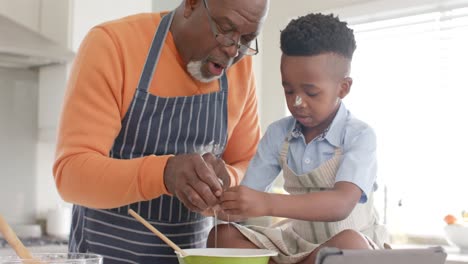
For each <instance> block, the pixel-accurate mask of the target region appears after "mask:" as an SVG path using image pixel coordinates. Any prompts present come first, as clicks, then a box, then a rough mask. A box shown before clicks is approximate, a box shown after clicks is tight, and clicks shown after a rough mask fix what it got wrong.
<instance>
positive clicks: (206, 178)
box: [195, 153, 222, 196]
mask: <svg viewBox="0 0 468 264" xmlns="http://www.w3.org/2000/svg"><path fill="white" fill-rule="evenodd" d="M214 162H216V157H215V156H214V155H213V154H211V153H206V154H204V155H203V157H202V161H201V162H200V163H197V164H195V165H196V166H195V170H196V172H197V175H198V177H199V178H200V179H201V180H202V181H203V182H205V183H206V184H208V186H209V187H210V188H211V190H212V192H213V193H217V192H218V196H219V195H220V192H221V191H222V186H221V184H220V182H219V181H218V179H217V178H218V176H217V175H216V171H215V166H214Z"/></svg>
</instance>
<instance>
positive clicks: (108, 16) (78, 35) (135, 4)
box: [72, 0, 152, 50]
mask: <svg viewBox="0 0 468 264" xmlns="http://www.w3.org/2000/svg"><path fill="white" fill-rule="evenodd" d="M72 3H73V7H72V8H73V9H72V10H73V26H72V32H73V37H72V48H73V50H77V49H78V47H79V45H80V43H81V41H82V40H83V38H84V36H85V35H86V33H87V32H88V31H89V29H90V28H92V27H93V26H95V25H97V24H100V23H102V22H105V21H109V20H113V19H117V18H120V17H124V16H128V15H132V14H136V13H143V12H151V7H152V3H151V0H138V1H135V0H98V1H96V0H74V1H73V2H72Z"/></svg>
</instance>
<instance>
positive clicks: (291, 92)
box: [284, 91, 294, 94]
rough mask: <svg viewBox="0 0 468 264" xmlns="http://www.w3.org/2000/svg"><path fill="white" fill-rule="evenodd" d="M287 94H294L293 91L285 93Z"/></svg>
mask: <svg viewBox="0 0 468 264" xmlns="http://www.w3.org/2000/svg"><path fill="white" fill-rule="evenodd" d="M284 93H285V94H293V93H294V92H293V91H284Z"/></svg>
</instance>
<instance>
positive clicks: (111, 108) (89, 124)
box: [53, 27, 170, 208]
mask: <svg viewBox="0 0 468 264" xmlns="http://www.w3.org/2000/svg"><path fill="white" fill-rule="evenodd" d="M123 82H124V74H123V62H122V55H121V54H120V51H119V45H117V42H116V41H114V39H113V38H111V36H110V35H109V34H108V32H106V29H105V28H101V27H96V28H94V29H92V30H91V31H90V32H89V33H88V35H87V36H86V38H85V40H84V41H83V42H82V45H81V47H80V50H79V52H78V54H77V57H76V59H75V62H74V65H73V68H72V71H71V75H70V78H69V83H68V87H67V91H66V95H65V101H64V106H63V110H62V116H61V120H60V126H59V131H58V141H57V150H56V160H55V163H54V168H53V172H54V177H55V183H56V185H57V189H58V191H59V193H60V195H61V196H62V198H63V199H64V200H65V201H67V202H71V203H74V204H79V205H84V206H87V207H92V208H114V207H118V206H123V205H126V204H131V203H134V202H137V201H142V200H149V199H153V198H156V197H158V196H160V195H162V194H166V193H167V190H166V188H165V185H164V181H163V173H164V168H165V165H166V162H167V160H168V158H169V157H170V156H154V155H150V156H146V157H143V158H135V159H130V160H120V159H113V158H110V157H109V151H110V149H111V148H112V145H113V143H114V140H115V138H116V137H117V135H118V133H119V131H120V129H121V120H122V118H123V115H124V114H125V113H126V111H127V109H123V108H124V106H123V102H124V100H123V96H124V93H123V91H122V89H123Z"/></svg>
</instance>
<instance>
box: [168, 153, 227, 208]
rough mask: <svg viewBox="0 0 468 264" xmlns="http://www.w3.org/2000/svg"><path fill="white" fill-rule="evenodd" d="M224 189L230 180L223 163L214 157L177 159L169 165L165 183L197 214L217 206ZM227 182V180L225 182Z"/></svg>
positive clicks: (173, 159)
mask: <svg viewBox="0 0 468 264" xmlns="http://www.w3.org/2000/svg"><path fill="white" fill-rule="evenodd" d="M218 177H219V178H220V179H221V180H222V182H223V185H224V186H226V185H225V184H226V182H225V181H228V182H227V184H228V185H227V186H229V184H230V180H229V179H230V177H229V174H228V173H227V170H226V166H225V164H224V161H222V160H221V159H217V158H216V157H214V156H213V155H212V154H209V153H207V154H204V155H203V156H201V155H199V154H184V155H177V156H174V157H172V158H170V159H169V160H168V161H167V164H166V168H165V170H164V183H165V185H166V188H167V190H168V191H169V192H170V193H171V194H173V195H175V196H176V197H177V198H179V200H181V201H182V203H184V205H185V206H186V207H187V208H189V209H190V210H192V211H194V212H202V211H204V210H206V209H207V208H209V207H212V206H214V205H215V204H217V203H218V197H220V196H221V194H222V192H223V186H222V184H221V183H220V181H219V180H218ZM226 178H227V180H226Z"/></svg>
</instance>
